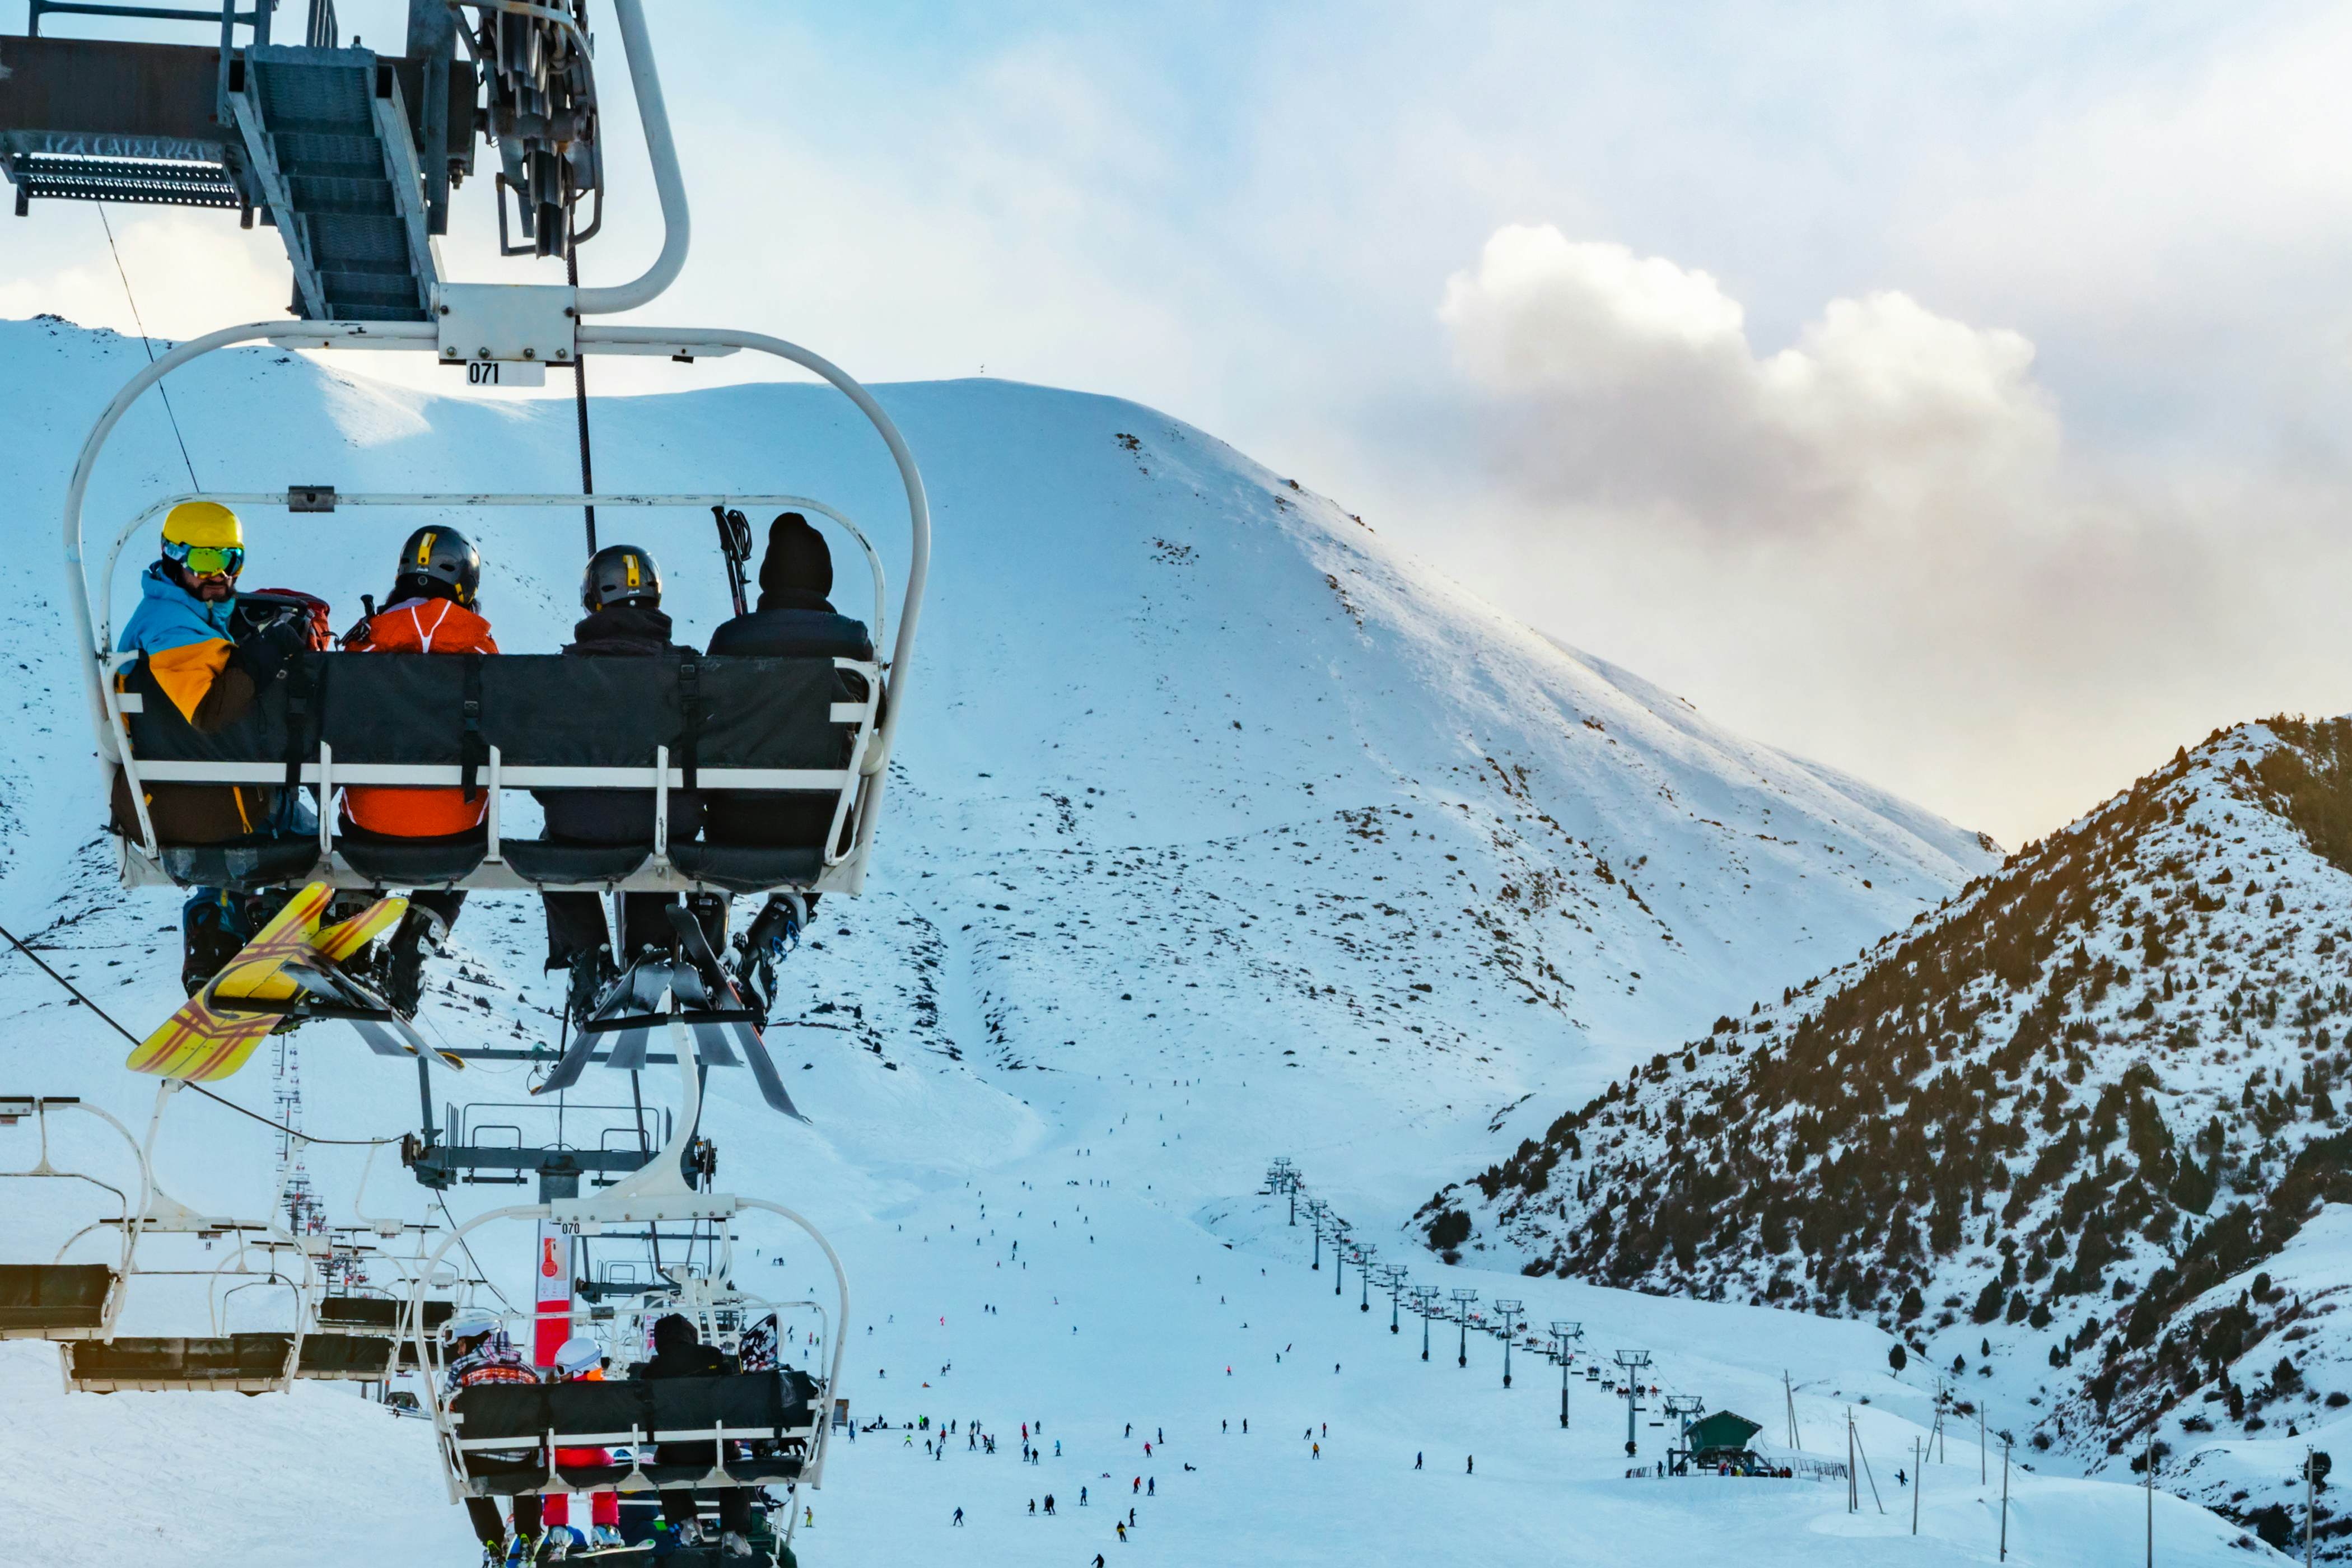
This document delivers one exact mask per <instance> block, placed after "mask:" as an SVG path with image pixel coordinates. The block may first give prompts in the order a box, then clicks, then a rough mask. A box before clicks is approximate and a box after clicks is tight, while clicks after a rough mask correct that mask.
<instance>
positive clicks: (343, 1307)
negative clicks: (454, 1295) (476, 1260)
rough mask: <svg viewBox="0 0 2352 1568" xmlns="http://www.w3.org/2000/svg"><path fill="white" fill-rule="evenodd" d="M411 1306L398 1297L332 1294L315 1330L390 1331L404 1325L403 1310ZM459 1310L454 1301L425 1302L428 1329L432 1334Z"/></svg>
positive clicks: (324, 1303)
mask: <svg viewBox="0 0 2352 1568" xmlns="http://www.w3.org/2000/svg"><path fill="white" fill-rule="evenodd" d="M407 1305H408V1303H407V1302H405V1301H403V1300H400V1299H399V1298H397V1297H394V1296H329V1297H327V1298H326V1299H325V1300H321V1301H320V1303H319V1326H318V1328H316V1329H314V1330H312V1332H313V1333H337V1332H344V1331H352V1330H359V1331H365V1330H369V1329H379V1330H383V1331H387V1332H388V1331H391V1330H393V1329H396V1328H398V1327H400V1326H401V1313H402V1311H403V1310H404V1309H405V1308H406V1307H407ZM456 1311H457V1303H455V1302H453V1301H427V1302H425V1310H424V1323H425V1331H426V1332H428V1333H430V1332H431V1331H434V1330H436V1329H438V1328H439V1327H440V1326H441V1325H442V1324H444V1323H446V1322H447V1321H449V1318H450V1315H451V1314H452V1313H454V1312H456Z"/></svg>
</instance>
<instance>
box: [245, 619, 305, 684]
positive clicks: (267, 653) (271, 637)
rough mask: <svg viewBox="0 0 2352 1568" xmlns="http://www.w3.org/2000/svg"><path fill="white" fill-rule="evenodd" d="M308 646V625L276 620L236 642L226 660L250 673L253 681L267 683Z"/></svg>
mask: <svg viewBox="0 0 2352 1568" xmlns="http://www.w3.org/2000/svg"><path fill="white" fill-rule="evenodd" d="M309 648H310V630H309V628H308V627H307V626H303V625H301V624H300V623H299V622H296V621H293V620H283V621H278V622H277V623H275V624H273V625H271V626H265V627H263V628H262V629H261V630H260V631H259V632H257V633H256V634H254V635H253V636H252V637H247V638H246V639H245V640H244V641H243V642H241V643H239V644H237V645H236V651H235V652H233V653H231V654H230V655H229V662H230V663H231V664H234V665H236V667H237V668H240V669H242V670H244V671H245V672H246V674H247V675H248V676H251V677H252V678H253V683H254V685H256V686H268V684H269V683H270V682H271V681H273V680H275V679H278V676H279V674H280V673H282V672H283V671H284V669H285V668H286V666H287V664H288V663H289V662H290V661H291V660H293V659H295V658H299V657H300V656H301V655H302V654H303V653H304V652H306V651H307V650H308V649H309Z"/></svg>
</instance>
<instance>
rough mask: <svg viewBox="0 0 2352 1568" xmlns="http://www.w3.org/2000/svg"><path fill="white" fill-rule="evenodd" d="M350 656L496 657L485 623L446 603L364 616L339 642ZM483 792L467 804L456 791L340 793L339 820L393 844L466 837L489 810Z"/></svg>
mask: <svg viewBox="0 0 2352 1568" xmlns="http://www.w3.org/2000/svg"><path fill="white" fill-rule="evenodd" d="M343 647H344V649H345V650H346V651H348V652H351V653H496V652H498V651H499V645H498V644H497V643H496V642H494V641H492V640H491V638H490V623H489V622H488V621H486V620H484V619H483V618H482V617H481V616H478V615H476V614H475V613H474V612H473V611H471V610H469V609H467V608H466V607H465V606H464V605H457V604H452V603H451V602H450V601H448V600H446V599H408V600H404V601H403V602H402V603H400V604H397V605H388V606H386V607H385V608H383V609H381V610H378V611H377V612H376V613H375V614H374V615H373V616H369V617H368V618H367V619H366V620H363V621H362V622H361V623H360V624H359V625H358V626H356V627H354V628H353V629H352V633H351V635H350V636H348V637H345V638H344V639H343ZM489 805H490V800H489V795H488V793H487V792H485V791H481V790H477V791H475V792H474V798H473V800H472V801H471V802H470V803H469V802H467V799H466V792H465V791H464V790H460V789H403V788H393V787H389V786H386V785H382V784H367V785H355V786H353V787H352V788H349V789H346V790H344V791H343V814H344V815H345V816H349V817H350V818H351V819H352V822H354V823H356V824H358V825H359V826H361V827H362V828H364V829H366V830H367V831H368V832H370V833H381V834H383V835H386V836H387V837H394V838H441V837H448V836H451V835H454V834H460V833H471V832H472V831H474V829H476V828H477V827H479V826H481V825H482V817H483V815H484V814H485V813H487V812H488V810H489Z"/></svg>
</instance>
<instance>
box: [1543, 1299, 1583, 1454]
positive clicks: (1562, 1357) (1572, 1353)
mask: <svg viewBox="0 0 2352 1568" xmlns="http://www.w3.org/2000/svg"><path fill="white" fill-rule="evenodd" d="M1551 1334H1552V1338H1554V1339H1555V1340H1558V1341H1559V1429H1560V1430H1561V1431H1563V1432H1565V1431H1567V1430H1568V1369H1569V1366H1570V1363H1573V1362H1574V1361H1575V1360H1576V1350H1575V1344H1574V1342H1576V1341H1578V1340H1580V1339H1582V1338H1583V1337H1584V1325H1583V1324H1582V1323H1580V1322H1574V1321H1565V1320H1559V1319H1555V1320H1554V1321H1553V1322H1552V1325H1551Z"/></svg>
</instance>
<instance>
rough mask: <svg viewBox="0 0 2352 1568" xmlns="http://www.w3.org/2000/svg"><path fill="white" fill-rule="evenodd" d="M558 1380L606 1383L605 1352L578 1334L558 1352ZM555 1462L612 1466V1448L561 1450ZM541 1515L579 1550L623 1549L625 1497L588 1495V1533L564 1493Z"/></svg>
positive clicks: (548, 1500)
mask: <svg viewBox="0 0 2352 1568" xmlns="http://www.w3.org/2000/svg"><path fill="white" fill-rule="evenodd" d="M555 1380H556V1381H557V1382H558V1383H602V1382H603V1381H604V1347H603V1346H602V1345H599V1344H598V1343H597V1342H595V1341H594V1340H592V1339H590V1338H588V1337H587V1336H586V1335H584V1334H574V1335H572V1337H571V1338H570V1339H568V1340H566V1341H564V1342H563V1343H562V1344H561V1345H559V1346H557V1347H556V1351H555ZM555 1462H556V1464H557V1465H559V1466H572V1465H609V1464H611V1463H612V1462H613V1454H612V1450H610V1449H609V1448H558V1449H556V1450H555ZM541 1511H542V1512H543V1513H544V1515H545V1517H546V1521H547V1528H548V1529H549V1530H550V1531H554V1530H558V1529H562V1530H564V1531H569V1532H570V1533H571V1536H572V1547H573V1548H574V1549H575V1550H576V1549H578V1548H580V1547H582V1546H619V1545H622V1544H624V1542H622V1540H621V1495H620V1494H619V1493H618V1492H613V1491H600V1492H591V1493H589V1494H588V1512H589V1521H588V1522H589V1526H590V1528H589V1529H588V1531H585V1532H583V1531H581V1529H580V1527H579V1526H577V1525H575V1524H573V1523H572V1500H571V1498H570V1497H569V1496H568V1495H566V1494H565V1493H562V1492H551V1493H550V1494H549V1495H548V1496H547V1497H546V1498H545V1499H544V1500H542V1502H541Z"/></svg>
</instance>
